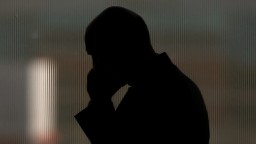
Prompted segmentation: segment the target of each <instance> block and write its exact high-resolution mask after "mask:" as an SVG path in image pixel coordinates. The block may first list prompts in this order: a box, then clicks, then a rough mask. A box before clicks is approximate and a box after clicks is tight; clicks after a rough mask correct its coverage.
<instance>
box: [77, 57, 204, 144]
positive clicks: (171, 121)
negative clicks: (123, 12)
mask: <svg viewBox="0 0 256 144" xmlns="http://www.w3.org/2000/svg"><path fill="white" fill-rule="evenodd" d="M75 118H76V120H77V122H78V123H79V124H80V126H81V128H82V129H83V131H84V132H85V133H86V135H87V136H88V138H89V139H90V141H91V142H92V144H103V143H104V144H137V143H138V144H151V143H152V144H153V143H154V144H160V143H165V144H208V143H209V122H208V115H207V110H206V107H205V104H204V101H203V98H202V95H201V93H200V90H199V89H198V87H197V86H196V85H195V83H194V82H192V81H191V80H190V79H189V78H188V77H187V76H185V75H184V74H183V73H182V72H181V71H180V70H179V69H178V68H177V67H176V66H175V65H174V64H173V63H172V62H171V61H170V59H169V57H168V56H167V54H166V53H162V54H160V55H159V56H157V59H156V60H155V61H154V62H153V63H152V65H151V66H150V67H149V68H148V69H147V70H145V71H144V73H143V74H142V75H141V77H140V78H139V79H138V80H137V81H136V83H135V84H134V85H132V86H131V87H130V88H129V90H128V92H127V93H126V95H125V96H124V98H123V100H122V101H121V103H120V104H119V106H118V107H117V109H116V110H115V109H114V107H113V104H112V103H111V102H102V104H101V105H100V106H98V105H95V104H92V103H89V105H88V107H87V108H86V109H84V110H83V111H81V112H80V113H78V114H77V115H75Z"/></svg>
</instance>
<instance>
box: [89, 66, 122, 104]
mask: <svg viewBox="0 0 256 144" xmlns="http://www.w3.org/2000/svg"><path fill="white" fill-rule="evenodd" d="M121 87H122V84H121V83H120V80H119V79H118V78H116V77H115V75H114V73H111V72H110V71H107V70H106V69H103V68H100V67H94V68H93V69H92V70H91V71H90V72H89V74H88V76H87V91H88V93H89V96H90V98H91V101H93V102H99V103H101V102H104V101H111V97H112V96H113V95H114V94H115V93H116V92H117V91H118V90H119V88H121Z"/></svg>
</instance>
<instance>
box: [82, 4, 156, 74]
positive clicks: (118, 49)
mask: <svg viewBox="0 0 256 144" xmlns="http://www.w3.org/2000/svg"><path fill="white" fill-rule="evenodd" d="M85 43H86V50H87V53H88V54H89V55H91V56H92V58H93V63H94V66H97V65H101V66H103V67H106V68H107V69H111V70H112V71H114V72H115V73H118V74H120V73H122V74H123V75H126V73H130V72H131V71H132V69H134V68H136V67H138V66H137V64H140V63H141V62H142V61H143V60H145V59H147V58H148V57H150V56H152V55H153V54H155V52H154V50H153V48H152V46H151V43H150V36H149V31H148V28H147V26H146V24H145V22H144V21H143V19H142V18H141V17H140V16H139V15H137V14H136V13H134V12H132V11H130V10H127V9H125V8H122V7H110V8H107V9H106V10H104V11H103V12H102V13H100V14H99V15H98V16H97V17H96V18H95V19H94V20H93V21H92V22H91V23H90V24H89V26H88V27H87V30H86V33H85Z"/></svg>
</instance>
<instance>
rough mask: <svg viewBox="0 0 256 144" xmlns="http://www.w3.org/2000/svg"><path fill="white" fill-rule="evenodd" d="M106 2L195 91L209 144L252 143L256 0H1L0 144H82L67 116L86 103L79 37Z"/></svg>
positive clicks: (87, 63) (86, 59) (87, 62)
mask: <svg viewBox="0 0 256 144" xmlns="http://www.w3.org/2000/svg"><path fill="white" fill-rule="evenodd" d="M113 5H119V6H123V7H125V8H128V9H131V10H132V11H134V12H136V13H138V14H139V15H141V16H142V17H143V18H144V20H145V22H146V23H147V25H148V28H149V31H150V34H151V40H152V44H153V47H154V49H155V50H156V51H157V52H158V53H162V52H167V54H168V55H169V56H170V58H171V59H172V61H173V63H175V64H176V65H177V66H178V67H179V68H180V69H181V70H182V71H183V72H184V73H185V74H186V75H188V76H189V77H190V78H191V79H192V80H193V81H194V82H195V83H196V84H197V85H198V86H199V88H200V90H201V92H202V94H203V97H204V100H205V103H206V106H207V110H208V113H209V119H210V130H211V131H210V132H211V139H210V143H211V144H255V143H256V98H255V96H256V55H255V54H256V1H254V0H157V1H156V0H130V1H125V0H1V1H0V143H1V144H89V141H88V139H87V137H86V135H85V134H84V133H83V131H82V130H81V128H80V127H79V125H78V123H77V122H76V121H75V119H74V115H75V114H76V113H78V112H79V111H81V110H82V109H84V108H85V107H86V105H87V103H88V101H89V97H88V94H87V90H86V76H87V73H88V71H89V70H90V69H91V67H92V66H91V57H90V56H88V55H87V54H86V52H85V45H84V41H83V35H84V31H85V29H86V26H87V25H88V24H89V22H90V21H91V20H92V19H93V18H94V17H96V16H97V15H98V14H99V13H100V12H101V11H103V10H104V9H105V8H107V7H109V6H113ZM126 88H127V86H126V87H124V88H123V89H121V90H120V91H119V92H118V93H117V94H116V96H115V97H114V98H113V101H114V102H115V105H118V103H119V102H120V100H121V98H122V96H123V94H124V93H125V92H126ZM181 105H182V103H181Z"/></svg>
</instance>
